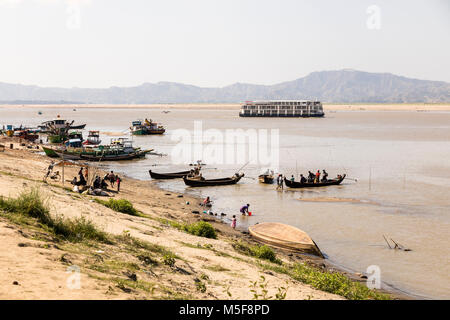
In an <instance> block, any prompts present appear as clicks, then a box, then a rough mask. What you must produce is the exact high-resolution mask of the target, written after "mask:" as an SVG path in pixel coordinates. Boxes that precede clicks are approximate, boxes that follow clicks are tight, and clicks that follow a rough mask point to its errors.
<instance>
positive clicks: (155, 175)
mask: <svg viewBox="0 0 450 320" xmlns="http://www.w3.org/2000/svg"><path fill="white" fill-rule="evenodd" d="M148 172H149V173H150V177H152V179H179V178H183V177H184V176H187V175H189V173H191V171H190V170H188V171H179V172H172V173H156V172H153V171H152V170H148Z"/></svg>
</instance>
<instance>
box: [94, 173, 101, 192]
mask: <svg viewBox="0 0 450 320" xmlns="http://www.w3.org/2000/svg"><path fill="white" fill-rule="evenodd" d="M100 185H101V180H100V177H99V176H95V180H94V183H93V187H94V189H99V188H100Z"/></svg>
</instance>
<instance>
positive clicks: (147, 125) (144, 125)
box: [130, 119, 166, 136]
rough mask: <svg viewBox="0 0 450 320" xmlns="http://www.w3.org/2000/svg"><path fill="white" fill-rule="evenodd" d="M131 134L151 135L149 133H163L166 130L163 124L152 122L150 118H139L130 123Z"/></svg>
mask: <svg viewBox="0 0 450 320" xmlns="http://www.w3.org/2000/svg"><path fill="white" fill-rule="evenodd" d="M130 130H131V134H133V135H137V136H144V135H151V134H163V133H164V132H166V129H164V127H163V126H161V125H158V124H157V123H156V122H153V121H152V120H151V119H150V120H147V119H145V121H144V122H142V121H141V120H136V121H133V122H132V123H131V127H130Z"/></svg>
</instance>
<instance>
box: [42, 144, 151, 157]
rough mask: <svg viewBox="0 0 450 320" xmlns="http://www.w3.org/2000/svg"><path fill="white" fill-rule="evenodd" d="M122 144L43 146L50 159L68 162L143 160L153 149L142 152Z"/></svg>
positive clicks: (139, 149)
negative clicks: (62, 159) (76, 146)
mask: <svg viewBox="0 0 450 320" xmlns="http://www.w3.org/2000/svg"><path fill="white" fill-rule="evenodd" d="M122 142H123V143H122V144H119V143H118V142H116V144H115V145H114V144H112V145H108V146H98V147H80V148H74V147H49V146H45V147H44V146H43V147H42V149H43V150H44V152H45V154H46V155H47V156H49V157H64V158H65V159H67V160H87V161H98V160H102V161H117V160H132V159H136V158H143V157H145V155H146V154H147V153H149V152H151V151H152V150H153V149H149V150H141V148H134V147H133V146H132V145H131V142H130V141H123V140H122Z"/></svg>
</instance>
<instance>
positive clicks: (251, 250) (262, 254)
mask: <svg viewBox="0 0 450 320" xmlns="http://www.w3.org/2000/svg"><path fill="white" fill-rule="evenodd" d="M233 248H234V249H235V250H237V251H239V252H240V253H243V254H245V255H248V256H252V257H256V258H260V259H264V260H269V261H271V262H274V263H277V264H281V260H280V259H278V258H277V256H276V254H275V252H274V251H273V250H272V248H270V247H269V246H267V245H262V246H260V245H255V246H251V245H249V244H247V243H245V242H243V241H237V242H234V243H233Z"/></svg>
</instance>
